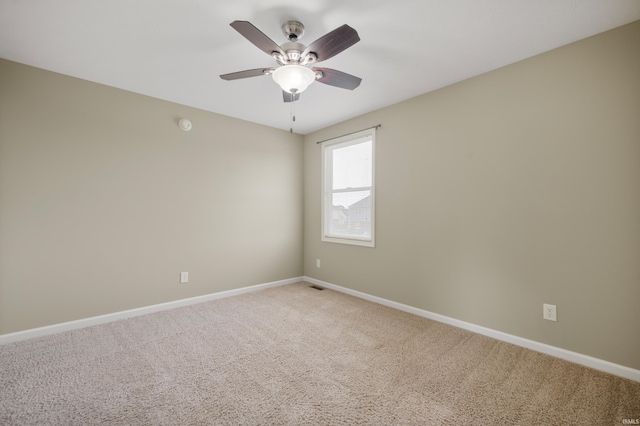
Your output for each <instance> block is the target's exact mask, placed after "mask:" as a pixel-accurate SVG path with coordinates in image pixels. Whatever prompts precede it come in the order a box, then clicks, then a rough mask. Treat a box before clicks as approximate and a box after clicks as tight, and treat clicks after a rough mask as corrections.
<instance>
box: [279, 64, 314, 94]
mask: <svg viewBox="0 0 640 426" xmlns="http://www.w3.org/2000/svg"><path fill="white" fill-rule="evenodd" d="M271 76H272V77H273V81H275V82H276V83H278V86H280V87H281V88H282V90H284V91H285V92H287V93H301V92H304V91H305V90H306V89H307V87H309V85H310V84H311V83H313V82H314V81H315V80H316V74H315V73H314V72H313V71H312V70H311V69H309V68H307V67H303V66H302V65H284V66H281V67H279V68H276V69H275V70H274V71H273V73H272V74H271Z"/></svg>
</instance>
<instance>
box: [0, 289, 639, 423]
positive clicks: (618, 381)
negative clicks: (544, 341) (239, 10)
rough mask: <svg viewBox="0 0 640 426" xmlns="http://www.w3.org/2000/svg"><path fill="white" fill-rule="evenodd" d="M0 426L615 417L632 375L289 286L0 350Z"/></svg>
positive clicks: (631, 397)
mask: <svg viewBox="0 0 640 426" xmlns="http://www.w3.org/2000/svg"><path fill="white" fill-rule="evenodd" d="M0 371H1V376H0V424H2V425H29V424H39V425H94V424H117V425H218V424H219V425H304V424H311V425H358V424H367V425H441V424H461V425H468V424H473V425H506V424H522V425H536V424H542V425H566V424H576V425H620V424H623V419H631V420H633V419H638V418H640V383H636V382H633V381H630V380H626V379H622V378H618V377H615V376H611V375H608V374H605V373H601V372H598V371H595V370H591V369H588V368H585V367H582V366H579V365H575V364H572V363H569V362H566V361H563V360H560V359H556V358H553V357H550V356H547V355H543V354H540V353H537V352H533V351H530V350H527V349H523V348H520V347H517V346H513V345H510V344H507V343H504V342H500V341H497V340H493V339H491V338H488V337H485V336H481V335H477V334H474V333H471V332H468V331H465V330H461V329H458V328H455V327H451V326H448V325H445V324H441V323H438V322H434V321H431V320H428V319H425V318H421V317H417V316H414V315H410V314H407V313H404V312H401V311H397V310H394V309H390V308H388V307H384V306H381V305H377V304H374V303H370V302H367V301H363V300H360V299H357V298H354V297H351V296H348V295H345V294H342V293H338V292H334V291H332V290H322V291H319V290H315V289H312V288H310V286H309V285H308V284H303V283H299V284H293V285H287V286H282V287H276V288H271V289H267V290H263V291H259V292H254V293H249V294H245V295H241V296H236V297H230V298H227V299H221V300H217V301H213V302H207V303H202V304H198V305H192V306H188V307H184V308H178V309H174V310H170V311H164V312H159V313H155V314H150V315H145V316H141V317H137V318H132V319H128V320H122V321H117V322H113V323H108V324H103V325H98V326H93V327H88V328H84V329H80V330H74V331H69V332H65V333H60V334H57V335H52V336H47V337H43V338H39V339H33V340H29V341H23V342H17V343H11V344H7V345H1V346H0Z"/></svg>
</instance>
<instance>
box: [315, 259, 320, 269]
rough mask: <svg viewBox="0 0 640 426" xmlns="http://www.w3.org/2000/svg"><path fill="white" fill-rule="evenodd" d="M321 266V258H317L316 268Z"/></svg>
mask: <svg viewBox="0 0 640 426" xmlns="http://www.w3.org/2000/svg"><path fill="white" fill-rule="evenodd" d="M319 267H320V259H316V268H319Z"/></svg>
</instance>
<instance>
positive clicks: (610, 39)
mask: <svg viewBox="0 0 640 426" xmlns="http://www.w3.org/2000/svg"><path fill="white" fill-rule="evenodd" d="M638 46H640V22H635V23H633V24H630V25H627V26H624V27H621V28H619V29H615V30H613V31H610V32H607V33H603V34H601V35H598V36H595V37H592V38H589V39H586V40H583V41H580V42H577V43H574V44H572V45H569V46H565V47H562V48H559V49H557V50H554V51H551V52H548V53H545V54H542V55H539V56H537V57H534V58H531V59H528V60H525V61H522V62H519V63H516V64H514V65H511V66H508V67H505V68H501V69H498V70H495V71H493V72H490V73H487V74H484V75H482V76H479V77H477V78H473V79H470V80H467V81H464V82H462V83H459V84H455V85H452V86H450V87H447V88H444V89H442V90H438V91H436V92H433V93H429V94H426V95H423V96H419V97H416V98H414V99H411V100H408V101H406V102H402V103H400V104H397V105H394V106H391V107H388V108H385V109H382V110H379V111H376V112H373V113H371V114H367V115H365V116H362V117H358V118H356V119H353V120H349V121H347V122H345V123H341V124H340V125H337V126H333V127H331V128H328V129H324V130H322V131H319V132H316V133H313V134H310V135H307V136H306V138H305V256H304V272H305V275H307V276H310V277H313V278H316V279H320V280H324V281H327V282H330V283H333V284H337V285H341V286H345V287H348V288H352V289H355V290H358V291H362V292H365V293H369V294H372V295H375V296H379V297H383V298H387V299H390V300H393V301H397V302H401V303H405V304H408V305H411V306H415V307H418V308H422V309H426V310H428V311H432V312H435V313H439V314H443V315H447V316H450V317H453V318H457V319H459V320H463V321H468V322H471V323H474V324H478V325H481V326H486V327H489V328H491V329H495V330H500V331H503V332H506V333H510V334H513V335H517V336H520V337H524V338H527V339H532V340H535V341H539V342H543V343H547V344H550V345H553V346H556V347H560V348H565V349H568V350H571V351H576V352H579V353H582V354H587V355H591V356H594V357H597V358H600V359H604V360H608V361H611V362H614V363H617V364H622V365H626V366H629V367H632V368H636V369H640V339H639V338H638V337H639V336H640V54H639V50H638ZM378 123H380V124H382V128H380V129H379V131H378V136H377V148H376V172H377V177H376V182H377V192H376V203H377V205H376V220H377V223H376V230H377V235H376V247H375V248H374V249H371V248H363V247H354V246H346V245H340V244H331V243H322V242H321V241H320V146H318V145H317V144H316V141H319V140H323V139H326V138H330V137H334V136H338V135H341V134H343V133H348V132H351V131H354V130H358V129H361V128H365V127H369V126H372V125H375V124H378ZM315 259H321V260H322V268H321V269H317V268H316V266H315ZM543 303H551V304H556V305H557V306H558V322H555V323H554V322H549V321H544V320H543V319H542V304H543Z"/></svg>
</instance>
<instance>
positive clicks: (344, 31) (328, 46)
mask: <svg viewBox="0 0 640 426" xmlns="http://www.w3.org/2000/svg"><path fill="white" fill-rule="evenodd" d="M359 41H360V37H359V36H358V33H357V32H356V30H354V29H353V28H351V27H350V26H348V25H347V24H345V25H343V26H341V27H339V28H336V29H335V30H333V31H331V32H329V33H327V34H325V35H323V36H322V37H320V38H319V39H317V40H316V41H314V42H313V43H311V44H310V45H309V47H307V48H306V49H305V50H304V52H302V55H301V56H302V57H303V58H304V57H305V56H306V55H307V54H309V53H311V52H313V53H315V55H316V56H317V57H318V59H317V60H316V62H320V61H326V60H327V59H329V58H331V57H333V56H335V55H337V54H338V53H340V52H342V51H343V50H345V49H347V48H348V47H351V46H353V45H354V44H356V43H357V42H359Z"/></svg>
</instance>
